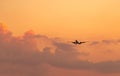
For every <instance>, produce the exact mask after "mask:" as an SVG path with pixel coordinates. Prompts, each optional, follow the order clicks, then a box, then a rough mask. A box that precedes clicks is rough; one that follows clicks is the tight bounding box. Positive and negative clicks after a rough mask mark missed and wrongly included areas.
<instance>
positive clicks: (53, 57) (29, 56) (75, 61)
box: [0, 25, 120, 76]
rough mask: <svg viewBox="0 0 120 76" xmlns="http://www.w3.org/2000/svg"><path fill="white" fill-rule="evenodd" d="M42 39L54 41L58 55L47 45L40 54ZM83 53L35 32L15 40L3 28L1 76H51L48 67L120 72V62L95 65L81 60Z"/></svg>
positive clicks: (0, 37) (1, 36)
mask: <svg viewBox="0 0 120 76" xmlns="http://www.w3.org/2000/svg"><path fill="white" fill-rule="evenodd" d="M39 40H41V41H44V40H47V41H50V42H51V43H50V44H51V45H52V46H54V48H55V52H54V54H53V53H51V50H52V49H53V47H50V46H47V45H44V48H43V49H42V51H43V52H40V51H41V50H40V49H39V48H41V47H39V48H38V43H39V42H38V41H39ZM44 42H45V41H44ZM93 44H98V42H94V43H93ZM81 54H82V53H80V52H79V50H78V49H77V48H76V47H74V46H73V45H70V44H67V43H64V42H60V41H56V40H53V39H50V38H48V37H46V36H43V35H36V34H34V33H33V32H32V31H28V32H26V33H25V34H24V35H23V36H21V37H14V36H12V33H11V32H10V31H8V30H6V29H4V28H3V26H2V25H0V68H1V69H0V75H1V76H33V75H34V76H47V72H48V71H47V69H48V67H47V66H45V65H46V64H47V65H51V66H53V67H59V68H66V69H80V70H94V71H97V72H103V73H114V72H118V73H119V72H120V61H116V62H100V63H92V62H89V61H82V60H80V59H79V55H81Z"/></svg>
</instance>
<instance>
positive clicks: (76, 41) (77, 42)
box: [72, 40, 86, 45]
mask: <svg viewBox="0 0 120 76" xmlns="http://www.w3.org/2000/svg"><path fill="white" fill-rule="evenodd" d="M72 43H73V44H75V45H77V44H79V45H80V44H82V43H86V42H80V41H78V40H75V41H74V42H72Z"/></svg>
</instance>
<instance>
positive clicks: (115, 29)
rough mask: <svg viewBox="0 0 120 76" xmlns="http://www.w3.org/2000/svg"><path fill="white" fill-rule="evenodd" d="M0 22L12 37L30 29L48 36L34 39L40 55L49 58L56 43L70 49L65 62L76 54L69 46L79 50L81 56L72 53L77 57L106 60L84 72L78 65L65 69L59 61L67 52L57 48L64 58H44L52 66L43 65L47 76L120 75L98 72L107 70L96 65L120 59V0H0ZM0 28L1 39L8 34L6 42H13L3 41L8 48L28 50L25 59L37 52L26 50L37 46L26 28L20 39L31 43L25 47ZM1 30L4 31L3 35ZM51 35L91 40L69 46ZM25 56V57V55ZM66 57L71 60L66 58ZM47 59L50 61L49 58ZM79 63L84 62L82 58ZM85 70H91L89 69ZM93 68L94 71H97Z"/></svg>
mask: <svg viewBox="0 0 120 76" xmlns="http://www.w3.org/2000/svg"><path fill="white" fill-rule="evenodd" d="M0 23H3V24H4V25H6V26H7V27H8V29H9V30H10V31H11V32H13V34H14V35H15V36H20V35H23V34H24V32H26V31H27V30H31V29H32V30H34V31H35V32H36V33H37V34H40V35H45V36H47V37H48V38H47V37H43V36H42V37H43V38H42V37H41V41H40V43H39V40H38V42H37V44H38V45H39V46H37V49H39V50H40V51H45V52H43V56H44V54H45V55H46V56H45V57H51V54H49V50H50V49H51V50H52V51H55V49H56V47H58V46H59V49H61V48H62V51H64V50H63V48H64V49H65V50H66V49H68V50H70V52H67V53H69V54H67V56H65V57H66V59H68V62H67V63H68V64H69V63H70V60H71V59H72V57H73V61H74V56H72V55H71V53H76V52H72V51H71V49H73V48H72V47H74V48H77V49H79V50H76V51H79V52H80V53H81V54H82V55H81V54H80V56H78V55H77V54H75V55H76V56H78V58H79V59H81V60H86V61H87V60H88V61H91V62H101V61H106V63H99V64H94V65H96V66H97V67H94V68H93V69H91V68H88V67H87V71H83V68H82V71H81V67H80V68H79V69H80V70H79V69H73V67H69V66H67V68H65V67H66V66H62V67H60V65H62V64H64V65H66V63H62V62H63V61H64V55H62V54H66V52H61V51H59V50H57V52H60V54H57V55H58V59H59V55H60V56H61V55H62V56H61V57H63V61H62V59H61V62H60V63H58V64H60V65H57V64H56V63H53V64H50V63H49V59H48V60H46V62H48V64H49V65H52V66H47V67H46V66H45V68H43V69H46V68H47V70H48V71H47V73H48V74H49V75H48V76H56V75H57V74H59V75H60V76H61V75H62V74H65V76H70V75H71V76H73V75H74V74H76V76H77V75H78V76H79V75H81V74H82V75H83V76H88V75H93V76H101V75H102V76H119V75H120V74H119V73H118V74H117V73H113V74H111V73H110V72H109V73H110V74H111V75H110V74H107V75H106V74H104V73H101V72H106V71H105V70H103V67H102V68H100V67H99V66H102V64H107V63H108V64H109V63H111V62H107V61H119V60H120V56H119V55H120V52H119V50H120V47H119V45H120V41H119V39H120V0H0ZM0 25H1V24H0ZM1 28H2V29H3V27H0V35H1V36H0V39H1V41H2V40H3V41H4V38H6V37H8V38H6V40H9V39H10V41H11V42H8V43H14V44H16V45H13V46H11V45H9V44H7V42H3V43H5V44H6V45H7V47H6V46H5V47H6V48H7V50H8V48H10V49H11V50H14V49H12V48H13V47H16V48H17V49H18V48H24V49H26V50H27V51H25V54H26V53H30V55H29V54H27V55H26V56H28V58H29V56H32V55H34V54H32V55H31V53H35V55H36V50H35V51H34V52H31V51H30V52H29V51H28V49H29V48H30V49H35V48H36V45H34V44H32V41H30V40H31V39H29V36H30V37H32V36H34V33H31V32H30V31H28V32H27V34H26V33H25V34H24V36H21V37H23V41H24V40H26V42H25V43H24V44H27V42H28V44H29V43H30V45H28V46H26V47H28V48H26V47H24V46H22V45H21V43H22V40H20V39H19V38H15V37H13V36H12V37H11V35H10V36H9V33H8V34H6V33H7V32H8V31H7V30H6V29H5V30H2V33H1ZM3 31H4V32H6V33H5V34H4V33H3ZM2 36H3V39H2ZM9 37H10V38H9ZM54 38H60V39H64V40H65V41H71V40H74V39H79V40H84V41H87V40H89V41H90V42H89V43H88V44H85V45H81V46H80V47H79V46H72V47H71V48H70V49H69V48H68V47H69V44H68V43H67V44H66V42H64V43H63V44H60V43H58V45H57V44H56V45H55V44H53V43H54ZM12 39H15V40H16V41H14V40H13V41H12ZM27 39H28V40H27ZM42 39H43V40H42ZM58 40H59V39H58ZM17 41H18V43H17ZM33 42H34V39H33ZM34 43H36V42H34ZM0 45H3V46H4V44H2V43H1V44H0ZM31 45H33V47H31ZM46 45H47V46H46ZM64 45H65V47H64ZM48 47H50V48H48ZM86 47H87V48H86ZM45 48H47V51H46V50H45ZM3 49H5V48H2V50H3ZM48 49H49V50H48ZM5 50H6V49H5ZM74 50H75V49H74ZM32 51H33V50H32ZM0 52H1V47H0ZM16 52H18V51H16ZM40 54H41V53H40ZM37 55H38V54H37ZM52 55H53V54H52ZM55 55H56V54H55ZM73 55H74V54H73ZM26 56H25V58H27V57H26ZM76 56H75V58H76ZM36 57H37V56H36ZM40 57H41V56H40ZM67 57H68V58H67ZM69 57H70V58H71V59H69ZM56 58H57V56H56ZM33 59H34V58H33ZM50 60H52V58H51V59H50ZM53 60H54V58H53ZM33 61H34V60H33ZM43 61H44V60H43ZM55 61H57V59H55ZM53 62H54V61H53ZM81 62H82V63H84V61H81ZM85 63H86V64H88V65H89V66H92V65H93V63H89V62H88V63H87V62H85ZM116 63H117V64H120V63H119V62H113V64H112V63H111V65H113V66H115V64H116ZM46 64H47V63H46ZM72 64H73V65H74V67H76V66H75V64H76V63H72ZM69 65H71V64H69ZM0 66H1V65H0ZM12 66H13V65H12ZM78 66H79V65H78ZM115 67H116V66H115ZM117 67H119V66H117ZM40 68H41V65H40ZM71 68H72V70H71ZM111 68H113V71H114V67H111ZM35 69H36V68H35ZM38 69H39V68H38ZM55 69H56V71H55V72H54V71H53V70H55ZM88 69H90V71H89V70H88ZM101 69H102V71H101ZM40 70H41V69H40ZM51 70H52V71H51ZM93 70H96V71H97V72H95V71H93ZM107 70H108V69H107ZM118 70H119V69H118ZM0 71H1V70H0ZM99 71H100V72H99Z"/></svg>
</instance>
